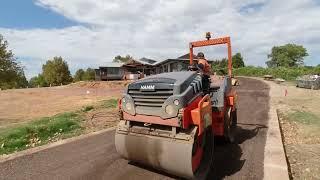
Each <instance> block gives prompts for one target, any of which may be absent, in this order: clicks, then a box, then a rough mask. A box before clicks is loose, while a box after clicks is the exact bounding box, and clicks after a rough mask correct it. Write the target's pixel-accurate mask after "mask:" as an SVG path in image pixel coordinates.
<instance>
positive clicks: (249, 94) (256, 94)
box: [0, 78, 269, 180]
mask: <svg viewBox="0 0 320 180" xmlns="http://www.w3.org/2000/svg"><path fill="white" fill-rule="evenodd" d="M239 80H240V83H241V84H240V86H239V87H237V91H238V96H239V103H238V122H239V128H238V130H237V135H236V137H237V142H236V143H235V144H229V145H225V144H222V143H219V142H217V143H216V146H215V148H216V149H215V166H214V168H213V169H212V171H211V173H210V177H209V179H262V178H263V159H264V157H263V156H264V146H265V142H266V131H267V126H266V125H267V122H268V111H269V88H268V86H267V85H266V84H264V83H263V82H261V81H258V80H253V79H244V78H239ZM0 179H5V180H10V179H41V180H44V179H108V180H122V179H137V180H138V179H139V180H140V179H175V177H173V176H170V175H167V174H163V173H161V172H157V171H156V170H153V169H150V168H147V167H141V166H139V165H137V164H132V163H129V162H128V161H126V160H123V159H121V158H120V157H119V155H118V154H117V153H116V150H115V147H114V131H109V132H106V133H103V134H99V135H95V136H91V137H88V138H85V139H82V140H79V141H74V142H71V143H68V144H64V145H61V146H57V147H54V148H50V149H47V150H43V151H40V152H37V153H34V154H32V155H27V156H23V157H19V158H16V159H13V160H10V161H6V162H3V163H1V164H0Z"/></svg>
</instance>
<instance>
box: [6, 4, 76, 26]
mask: <svg viewBox="0 0 320 180" xmlns="http://www.w3.org/2000/svg"><path fill="white" fill-rule="evenodd" d="M0 12H1V21H0V27H2V28H12V29H32V28H64V27H68V26H75V25H77V24H78V23H77V22H74V21H72V20H69V19H67V18H65V17H64V16H63V15H61V14H58V13H56V12H54V11H52V10H51V9H47V8H44V7H40V6H38V5H36V4H35V1H32V0H2V1H1V6H0Z"/></svg>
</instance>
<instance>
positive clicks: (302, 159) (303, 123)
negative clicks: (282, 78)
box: [268, 82, 320, 179]
mask: <svg viewBox="0 0 320 180" xmlns="http://www.w3.org/2000/svg"><path fill="white" fill-rule="evenodd" d="M268 84H269V85H270V86H271V96H272V97H271V99H272V100H271V103H272V105H273V106H276V108H277V110H278V116H279V119H280V126H281V130H282V134H283V136H284V143H285V150H286V156H287V160H288V162H289V164H290V166H289V170H290V176H291V179H320V109H319V105H320V91H319V90H310V89H302V88H296V87H295V85H294V83H290V82H289V83H284V84H281V85H279V84H276V83H274V82H268Z"/></svg>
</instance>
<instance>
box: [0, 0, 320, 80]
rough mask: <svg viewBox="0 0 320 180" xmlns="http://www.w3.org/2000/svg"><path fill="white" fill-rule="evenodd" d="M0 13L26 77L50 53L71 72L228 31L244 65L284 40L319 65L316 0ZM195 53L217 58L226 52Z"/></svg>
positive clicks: (59, 0) (12, 4)
mask: <svg viewBox="0 0 320 180" xmlns="http://www.w3.org/2000/svg"><path fill="white" fill-rule="evenodd" d="M0 12H1V16H0V34H2V35H3V36H4V38H5V39H6V40H7V41H8V42H9V49H12V51H13V52H14V54H15V56H16V57H17V59H18V61H19V62H21V64H22V65H23V66H24V68H25V74H26V76H27V78H31V77H32V76H35V75H37V74H38V73H40V72H41V68H42V64H44V63H45V62H46V61H47V60H48V59H51V58H52V57H54V56H62V57H63V58H64V59H65V60H66V61H67V62H68V64H69V67H70V69H71V72H72V73H74V72H75V71H76V70H77V69H79V68H87V67H91V68H97V67H98V66H99V65H103V64H106V63H107V62H111V61H112V59H113V58H114V57H115V56H117V55H127V54H130V55H132V56H133V57H134V58H142V57H147V58H151V59H155V60H163V59H167V58H176V57H179V56H181V55H183V54H186V53H188V43H189V42H190V41H196V40H200V39H204V36H205V32H207V31H210V32H212V33H213V37H221V36H230V37H231V41H232V52H233V54H235V53H237V52H240V53H241V54H242V56H243V57H244V60H245V63H246V64H247V65H255V66H265V62H266V61H267V55H268V53H270V51H271V48H272V47H273V46H280V45H284V44H287V43H296V44H299V45H303V46H304V47H305V48H307V51H308V53H309V56H308V57H307V58H306V59H305V64H306V65H317V64H320V43H319V42H320V0H282V1H278V0H197V1H194V0H193V1H192V0H152V1H150V0H2V1H1V6H0ZM197 51H203V52H204V53H205V55H206V57H207V58H209V59H217V58H222V57H225V56H226V51H227V50H226V47H225V46H219V47H214V48H212V47H206V48H200V49H198V50H197ZM197 51H196V52H197Z"/></svg>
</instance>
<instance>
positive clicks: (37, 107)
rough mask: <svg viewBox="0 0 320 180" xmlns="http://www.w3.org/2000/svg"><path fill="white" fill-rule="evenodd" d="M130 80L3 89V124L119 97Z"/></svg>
mask: <svg viewBox="0 0 320 180" xmlns="http://www.w3.org/2000/svg"><path fill="white" fill-rule="evenodd" d="M127 84H128V82H126V81H109V82H78V83H73V84H70V85H66V86H58V87H48V88H29V89H15V90H5V91H0V127H4V126H8V125H13V124H15V123H21V122H26V121H28V120H32V119H35V118H40V117H47V116H52V115H55V114H58V113H62V112H66V111H73V110H77V109H79V108H81V107H83V106H86V105H92V104H95V103H97V102H99V101H101V100H105V99H109V98H118V97H120V94H121V92H122V91H123V89H124V87H125V86H126V85H127Z"/></svg>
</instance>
